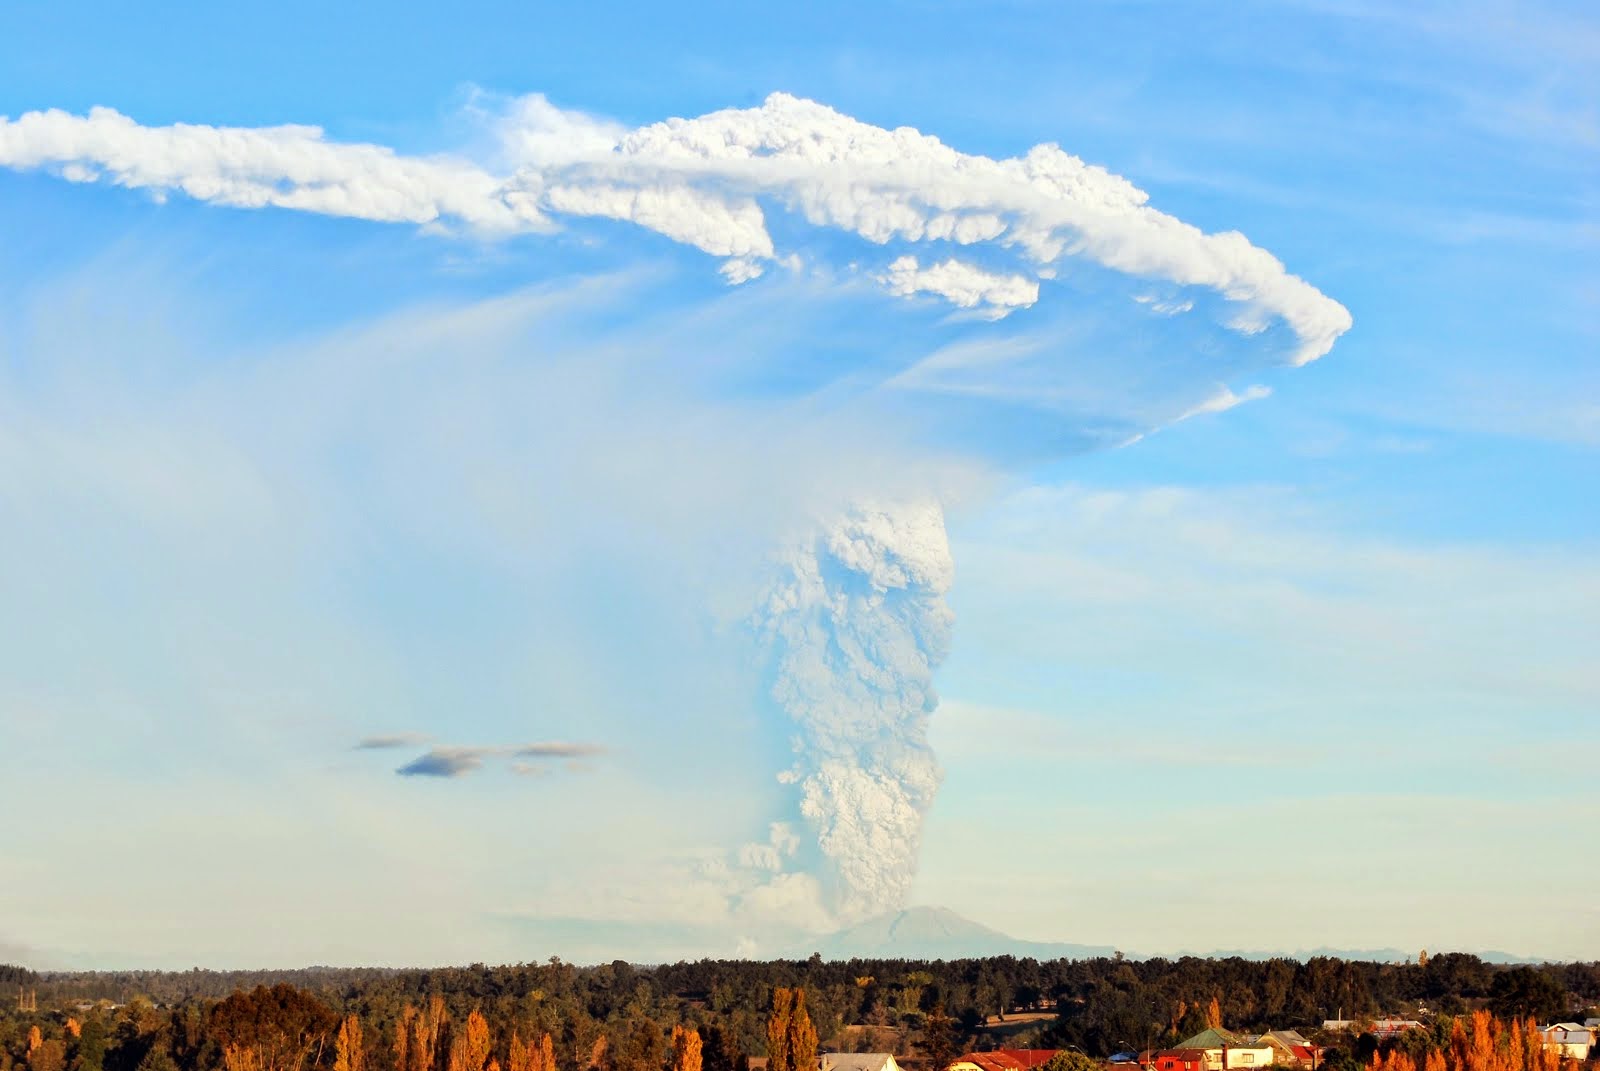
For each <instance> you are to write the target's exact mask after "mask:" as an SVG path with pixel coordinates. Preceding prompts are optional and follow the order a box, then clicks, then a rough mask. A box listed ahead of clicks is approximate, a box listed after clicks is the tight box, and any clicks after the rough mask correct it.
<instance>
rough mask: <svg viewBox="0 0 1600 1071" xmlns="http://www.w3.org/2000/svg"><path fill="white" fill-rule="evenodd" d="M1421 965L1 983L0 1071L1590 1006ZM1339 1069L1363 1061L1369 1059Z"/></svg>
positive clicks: (539, 968)
mask: <svg viewBox="0 0 1600 1071" xmlns="http://www.w3.org/2000/svg"><path fill="white" fill-rule="evenodd" d="M1420 958H1421V962H1420V963H1408V964H1381V963H1366V962H1351V961H1345V960H1338V959H1331V958H1315V959H1311V960H1309V961H1307V962H1303V963H1302V962H1298V961H1295V960H1288V959H1275V960H1267V961H1252V960H1244V959H1216V960H1210V959H1195V958H1184V959H1177V960H1164V959H1152V960H1144V961H1133V960H1123V959H1117V958H1111V959H1091V960H1054V961H1046V962H1040V961H1037V960H1032V959H1017V958H1013V957H1010V956H999V957H991V958H986V959H970V960H956V961H949V962H945V961H931V962H929V961H916V960H909V961H908V960H849V961H843V962H828V961H824V960H822V959H821V958H820V957H813V958H812V959H810V960H798V961H782V960H780V961H773V962H753V961H742V960H702V961H699V962H696V963H676V964H670V965H661V966H654V967H639V966H633V965H630V964H628V963H625V962H622V961H617V962H615V963H611V964H606V965H601V966H594V967H577V966H573V965H571V964H567V963H562V962H560V961H559V960H554V959H552V960H550V961H549V962H547V963H539V964H518V965H515V966H501V967H486V966H482V965H474V966H470V967H459V968H442V969H431V970H384V969H371V968H364V969H346V968H325V967H313V968H307V969H303V970H291V971H202V970H192V971H183V972H163V971H126V972H75V973H35V972H32V971H28V970H25V969H23V968H17V967H5V966H0V987H4V988H0V997H3V998H4V1000H5V1003H4V1004H3V1005H0V1009H3V1010H0V1071H217V1069H222V1068H224V1067H225V1066H226V1067H228V1071H237V1068H236V1067H234V1066H230V1065H228V1064H227V1062H226V1061H225V1054H226V1053H227V1052H228V1051H229V1047H230V1046H233V1047H234V1051H235V1052H237V1051H239V1050H240V1047H241V1046H243V1047H246V1048H249V1049H250V1051H252V1052H256V1051H258V1049H259V1048H260V1047H262V1046H266V1045H267V1043H268V1041H269V1040H270V1041H272V1043H273V1044H279V1045H282V1046H284V1047H285V1051H291V1050H292V1051H296V1052H301V1054H302V1055H301V1063H300V1064H296V1065H293V1066H289V1065H284V1066H281V1067H280V1066H278V1065H276V1064H274V1065H273V1066H271V1067H266V1066H263V1067H262V1068H260V1069H259V1071H314V1069H316V1071H396V1068H397V1064H400V1065H402V1066H399V1068H398V1071H452V1068H451V1067H450V1066H449V1065H448V1063H447V1057H446V1055H445V1054H446V1053H448V1052H449V1051H450V1032H451V1030H452V1029H456V1030H463V1029H466V1028H467V1024H469V1022H471V1023H472V1024H473V1029H475V1030H480V1029H481V1030H482V1031H483V1039H482V1040H481V1041H479V1042H475V1045H480V1046H481V1047H482V1048H483V1052H484V1053H485V1054H486V1055H485V1060H487V1059H491V1058H492V1059H494V1061H495V1063H496V1065H498V1066H501V1067H506V1068H510V1067H511V1066H513V1064H514V1062H515V1061H514V1060H513V1059H512V1058H513V1057H514V1056H515V1055H516V1052H515V1051H514V1047H513V1046H514V1044H522V1043H524V1042H526V1043H529V1044H533V1043H534V1042H535V1040H536V1039H540V1038H542V1037H543V1036H544V1035H549V1036H550V1039H551V1042H550V1061H551V1063H550V1066H548V1067H546V1068H543V1069H542V1071H591V1069H595V1071H661V1069H662V1068H664V1067H666V1066H667V1065H668V1063H669V1062H670V1060H671V1059H672V1053H673V1052H674V1051H677V1049H680V1048H681V1047H682V1045H683V1044H684V1041H683V1037H684V1036H685V1035H684V1032H683V1030H679V1031H678V1034H677V1038H676V1040H674V1028H687V1030H688V1032H690V1033H694V1034H696V1039H695V1042H694V1044H695V1045H696V1046H697V1047H696V1049H695V1052H696V1053H697V1054H699V1053H701V1052H702V1051H703V1054H704V1055H703V1058H704V1066H705V1071H738V1068H739V1067H740V1066H741V1065H742V1061H743V1058H745V1057H749V1056H765V1055H766V1053H767V1050H768V1040H769V1039H768V1027H769V1025H770V1023H769V1018H770V1009H771V1008H772V1007H773V1000H774V993H775V991H779V990H803V992H804V994H805V1001H806V1006H807V1013H808V1016H809V1021H810V1023H812V1024H814V1029H815V1031H816V1035H817V1039H818V1041H819V1042H820V1044H821V1046H822V1047H823V1048H824V1049H826V1048H830V1047H832V1048H838V1049H847V1050H853V1051H862V1050H889V1051H894V1052H896V1053H897V1054H898V1055H899V1056H900V1057H901V1058H902V1062H909V1063H910V1064H911V1065H912V1066H913V1067H916V1066H918V1065H919V1064H927V1063H937V1062H938V1059H937V1058H935V1059H934V1060H932V1061H929V1060H927V1059H925V1057H926V1056H927V1055H928V1053H929V1051H930V1050H931V1051H932V1052H933V1053H934V1054H942V1053H945V1052H947V1051H950V1050H952V1049H953V1050H954V1051H961V1050H965V1049H983V1048H994V1047H998V1046H1000V1045H1007V1046H1033V1047H1043V1048H1076V1049H1079V1050H1082V1051H1083V1052H1085V1053H1087V1054H1090V1055H1095V1056H1104V1055H1108V1054H1110V1053H1113V1052H1117V1051H1123V1050H1130V1049H1134V1050H1136V1049H1142V1048H1145V1047H1150V1046H1154V1047H1159V1046H1162V1045H1169V1044H1172V1043H1174V1042H1175V1041H1177V1040H1178V1039H1180V1038H1182V1037H1186V1036H1188V1035H1189V1034H1191V1033H1193V1032H1195V1031H1197V1030H1199V1029H1201V1028H1203V1027H1204V1026H1205V1025H1206V1020H1207V1014H1208V1011H1210V1010H1211V1008H1212V1005H1213V1002H1215V1009H1216V1010H1215V1011H1214V1012H1211V1014H1217V1013H1218V1012H1220V1016H1221V1020H1222V1021H1223V1022H1224V1023H1226V1024H1227V1025H1228V1026H1230V1027H1232V1028H1235V1029H1245V1030H1249V1029H1265V1028H1267V1027H1279V1028H1282V1027H1298V1028H1301V1029H1304V1030H1307V1031H1310V1030H1314V1029H1315V1028H1317V1027H1319V1026H1320V1024H1321V1023H1322V1021H1323V1020H1324V1019H1330V1018H1338V1017H1342V1018H1350V1019H1361V1018H1363V1017H1376V1016H1383V1015H1404V1016H1409V1017H1421V1018H1424V1019H1434V1020H1437V1022H1438V1023H1439V1024H1440V1026H1439V1029H1440V1030H1444V1029H1445V1026H1444V1024H1447V1023H1449V1022H1450V1021H1451V1020H1452V1017H1454V1016H1458V1015H1464V1014H1466V1013H1468V1012H1470V1011H1474V1010H1478V1009H1485V1010H1487V1011H1491V1012H1493V1013H1494V1014H1496V1015H1500V1016H1504V1017H1506V1018H1507V1019H1508V1020H1513V1019H1522V1018H1526V1017H1529V1016H1531V1017H1533V1018H1537V1019H1540V1020H1548V1019H1551V1018H1559V1017H1563V1016H1568V1015H1574V1014H1581V1013H1582V1012H1583V1010H1584V1009H1588V1008H1592V1007H1593V1006H1594V1005H1596V1004H1600V963H1581V964H1557V965H1543V966H1517V967H1504V966H1497V965H1492V964H1488V963H1485V962H1483V961H1482V960H1480V959H1478V958H1477V957H1475V956H1470V955H1462V954H1442V955H1435V956H1432V957H1427V956H1424V957H1420ZM475 1012H476V1013H478V1015H477V1016H474V1013H475ZM1590 1014H1594V1013H1593V1012H1591V1013H1590ZM430 1016H431V1019H430V1018H429V1017H430ZM1000 1016H1005V1017H1006V1018H1005V1019H1004V1020H1002V1019H1000V1018H999V1017H1000ZM347 1017H353V1019H354V1022H355V1028H356V1029H357V1030H358V1036H360V1037H363V1038H364V1040H363V1042H362V1045H361V1046H360V1047H361V1049H362V1051H363V1052H364V1053H365V1054H366V1055H365V1057H364V1062H363V1063H362V1066H360V1067H348V1066H346V1067H337V1066H336V1061H337V1060H338V1059H339V1053H340V1052H343V1051H344V1047H343V1046H344V1042H341V1041H340V1032H341V1029H342V1028H341V1023H344V1022H348V1021H349V1020H348V1019H347ZM424 1021H426V1022H431V1027H430V1029H431V1031H432V1035H433V1037H434V1040H433V1041H432V1042H429V1046H430V1047H429V1050H428V1051H429V1053H430V1054H432V1053H433V1047H432V1046H434V1045H435V1044H437V1046H438V1054H437V1056H436V1057H435V1056H434V1055H430V1056H429V1057H428V1063H427V1064H426V1065H425V1066H421V1067H419V1068H418V1067H413V1068H408V1067H406V1066H403V1065H404V1060H405V1059H409V1060H412V1061H413V1062H415V1060H416V1056H415V1054H414V1053H412V1054H411V1055H409V1056H406V1057H404V1059H397V1055H396V1054H397V1052H400V1051H401V1050H403V1049H404V1047H405V1044H406V1043H405V1042H404V1041H399V1040H398V1039H400V1038H401V1037H402V1036H404V1037H409V1036H410V1034H411V1031H412V1030H413V1027H414V1026H415V1024H416V1023H417V1022H424ZM406 1024H412V1025H406ZM478 1024H481V1027H480V1026H478ZM345 1029H348V1028H345ZM441 1036H442V1038H443V1040H439V1038H440V1037H441ZM1441 1036H1442V1035H1441ZM285 1039H287V1040H285ZM346 1040H347V1039H346ZM336 1042H339V1043H337V1044H336ZM397 1043H398V1044H399V1045H400V1049H397ZM535 1047H536V1046H535ZM269 1048H270V1046H269ZM302 1050H303V1051H302ZM535 1055H537V1053H535ZM1342 1055H1343V1058H1346V1059H1351V1060H1354V1059H1361V1060H1365V1059H1367V1058H1368V1057H1370V1055H1371V1052H1370V1048H1369V1049H1368V1050H1366V1051H1360V1052H1355V1051H1352V1052H1349V1053H1345V1054H1342ZM522 1056H523V1057H524V1058H526V1057H527V1050H526V1049H525V1050H524V1051H523V1053H522ZM697 1058H699V1057H698V1056H697ZM252 1066H253V1065H252ZM530 1066H532V1065H530ZM478 1067H479V1068H483V1067H484V1063H483V1061H479V1064H478Z"/></svg>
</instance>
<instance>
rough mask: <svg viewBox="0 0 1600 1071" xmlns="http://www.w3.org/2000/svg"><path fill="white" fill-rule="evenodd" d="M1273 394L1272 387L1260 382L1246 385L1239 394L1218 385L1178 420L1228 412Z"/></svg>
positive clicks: (1185, 411)
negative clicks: (1214, 390) (1213, 391)
mask: <svg viewBox="0 0 1600 1071" xmlns="http://www.w3.org/2000/svg"><path fill="white" fill-rule="evenodd" d="M1271 396H1272V388H1271V387H1266V386H1262V385H1261V384H1259V383H1257V384H1253V385H1252V386H1249V387H1246V388H1245V389H1244V393H1242V394H1237V393H1235V392H1234V391H1233V390H1231V389H1229V388H1228V387H1218V388H1217V390H1216V392H1215V393H1213V394H1211V395H1210V396H1209V397H1207V398H1206V399H1205V400H1203V401H1201V402H1199V403H1197V404H1196V405H1194V406H1192V407H1190V408H1189V409H1186V410H1184V411H1183V412H1182V413H1180V414H1179V415H1178V417H1177V420H1188V419H1189V418H1190V417H1196V416H1203V415H1205V414H1207V413H1226V412H1227V411H1228V410H1229V409H1232V408H1234V407H1235V406H1240V405H1243V404H1244V403H1246V402H1258V401H1260V400H1261V399H1262V398H1270V397H1271Z"/></svg>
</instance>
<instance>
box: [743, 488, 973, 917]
mask: <svg viewBox="0 0 1600 1071" xmlns="http://www.w3.org/2000/svg"><path fill="white" fill-rule="evenodd" d="M952 576H953V565H952V562H951V559H950V546H949V542H948V540H947V539H946V536H945V528H944V514H943V511H942V510H941V508H940V507H939V505H938V504H937V503H934V502H918V503H896V504H889V505H883V504H877V505H872V506H861V507H857V508H855V509H852V510H850V511H848V512H847V513H846V514H845V515H844V516H842V517H840V518H839V519H838V520H837V521H835V522H834V523H832V524H831V525H829V526H827V527H826V528H824V529H823V530H822V531H820V532H818V533H817V535H816V536H815V538H814V539H812V540H810V541H808V542H806V543H804V544H802V545H799V546H796V547H794V548H793V549H792V550H791V552H790V553H789V554H788V555H787V556H786V558H785V560H784V563H783V568H782V574H781V578H780V579H779V581H778V582H777V583H776V584H775V585H774V586H773V588H772V589H771V590H770V592H769V593H768V595H767V598H766V600H765V602H764V604H763V606H762V609H761V611H760V613H759V625H760V627H761V629H762V632H763V634H764V636H765V638H766V639H767V641H768V642H769V643H770V645H771V650H772V652H773V667H774V672H773V680H772V698H773V700H774V701H775V702H776V703H777V705H778V707H779V708H780V709H781V710H782V712H783V713H784V714H785V715H786V716H787V717H788V718H789V719H790V721H792V722H793V724H794V727H795V736H794V751H795V762H794V765H793V766H792V767H791V768H790V769H789V770H788V771H786V772H785V773H784V774H783V775H781V777H780V779H781V780H784V781H786V782H789V783H793V784H795V785H797V786H798V788H799V793H800V801H799V809H800V814H801V816H802V817H803V818H804V821H805V823H806V825H807V827H808V828H809V829H810V830H811V832H812V834H813V835H814V837H815V839H816V844H817V848H818V850H819V852H820V854H821V862H822V867H821V870H822V874H821V876H822V880H823V891H824V895H825V897H826V899H827V901H828V903H827V905H826V906H827V907H828V909H829V910H830V912H831V914H832V915H833V916H834V917H835V919H836V920H837V921H838V922H839V923H840V924H845V925H847V924H849V923H851V922H854V921H859V920H861V919H863V918H867V917H870V916H872V915H875V914H879V913H881V912H884V911H889V910H893V909H896V908H898V907H901V906H903V904H904V902H905V899H906V896H907V894H908V893H909V891H910V887H911V882H912V879H913V878H914V877H915V876H916V864H917V853H918V848H919V846H920V844H921V839H922V823H923V818H924V816H925V815H926V814H927V811H928V808H929V807H930V806H931V805H932V803H933V798H934V794H935V793H936V792H937V791H938V788H939V782H940V779H941V776H942V773H941V771H940V769H939V764H938V762H937V760H936V759H935V758H934V755H933V751H932V750H931V749H930V748H929V747H928V741H927V727H928V716H929V715H930V714H931V713H932V712H933V709H934V707H935V706H936V705H937V704H938V697H937V696H936V695H935V694H934V690H933V672H934V669H935V668H936V667H937V666H938V665H939V663H940V662H942V661H943V660H944V657H945V654H946V652H947V651H948V649H949V645H950V631H951V625H952V623H953V620H954V615H953V614H952V612H951V610H950V607H949V606H948V605H947V604H946V602H945V597H946V595H947V594H948V592H949V590H950V583H951V579H952Z"/></svg>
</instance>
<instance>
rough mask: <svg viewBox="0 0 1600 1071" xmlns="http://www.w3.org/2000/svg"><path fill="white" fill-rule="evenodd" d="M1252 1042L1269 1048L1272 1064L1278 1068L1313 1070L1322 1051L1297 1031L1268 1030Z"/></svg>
mask: <svg viewBox="0 0 1600 1071" xmlns="http://www.w3.org/2000/svg"><path fill="white" fill-rule="evenodd" d="M1252 1040H1254V1041H1257V1042H1259V1043H1260V1044H1262V1045H1268V1046H1271V1048H1272V1062H1273V1063H1275V1064H1277V1065H1278V1066H1279V1067H1303V1068H1313V1067H1316V1066H1317V1063H1318V1061H1319V1060H1320V1059H1321V1056H1322V1051H1321V1050H1320V1049H1318V1048H1317V1047H1316V1046H1315V1045H1313V1044H1311V1042H1310V1041H1309V1040H1308V1039H1307V1038H1306V1037H1305V1036H1304V1035H1302V1034H1301V1033H1300V1032H1299V1031H1298V1030H1268V1031H1267V1032H1266V1033H1265V1034H1262V1035H1261V1036H1260V1037H1257V1038H1254V1039H1252Z"/></svg>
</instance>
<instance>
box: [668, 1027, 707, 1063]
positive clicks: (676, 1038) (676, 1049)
mask: <svg viewBox="0 0 1600 1071" xmlns="http://www.w3.org/2000/svg"><path fill="white" fill-rule="evenodd" d="M701 1047H702V1046H701V1041H700V1031H698V1030H696V1029H694V1028H693V1027H688V1026H675V1027H673V1028H672V1071H700V1063H701V1060H700V1050H701Z"/></svg>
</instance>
